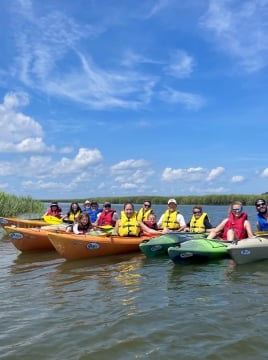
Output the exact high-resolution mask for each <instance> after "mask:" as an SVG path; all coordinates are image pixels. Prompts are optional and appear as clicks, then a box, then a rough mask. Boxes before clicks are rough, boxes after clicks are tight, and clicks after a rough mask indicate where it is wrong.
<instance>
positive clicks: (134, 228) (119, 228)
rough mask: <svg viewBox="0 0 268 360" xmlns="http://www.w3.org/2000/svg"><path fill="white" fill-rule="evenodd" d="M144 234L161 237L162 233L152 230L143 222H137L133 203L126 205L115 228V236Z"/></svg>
mask: <svg viewBox="0 0 268 360" xmlns="http://www.w3.org/2000/svg"><path fill="white" fill-rule="evenodd" d="M142 233H146V234H155V235H161V233H162V232H161V231H159V230H155V229H151V228H149V227H148V226H147V225H145V224H144V223H143V222H142V221H139V220H137V213H136V211H135V209H134V205H133V203H131V202H126V203H125V204H124V209H123V210H122V211H121V217H120V219H119V220H117V222H116V224H115V228H114V235H119V236H140V235H141V234H142Z"/></svg>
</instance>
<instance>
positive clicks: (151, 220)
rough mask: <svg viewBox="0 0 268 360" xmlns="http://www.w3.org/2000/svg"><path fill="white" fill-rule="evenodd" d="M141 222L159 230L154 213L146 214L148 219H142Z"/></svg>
mask: <svg viewBox="0 0 268 360" xmlns="http://www.w3.org/2000/svg"><path fill="white" fill-rule="evenodd" d="M143 223H144V224H145V225H146V226H148V227H149V228H150V229H155V230H159V229H158V225H157V221H156V215H155V214H154V213H151V214H150V215H149V216H148V220H145V221H143Z"/></svg>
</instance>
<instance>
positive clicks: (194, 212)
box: [193, 211, 201, 214]
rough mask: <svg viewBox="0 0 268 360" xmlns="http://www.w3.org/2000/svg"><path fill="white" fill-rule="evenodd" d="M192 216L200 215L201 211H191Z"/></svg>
mask: <svg viewBox="0 0 268 360" xmlns="http://www.w3.org/2000/svg"><path fill="white" fill-rule="evenodd" d="M193 214H201V211H193Z"/></svg>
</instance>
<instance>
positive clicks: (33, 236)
mask: <svg viewBox="0 0 268 360" xmlns="http://www.w3.org/2000/svg"><path fill="white" fill-rule="evenodd" d="M68 225H69V224H66V223H65V224H58V225H56V224H55V225H45V226H41V227H39V228H38V227H35V228H34V227H33V228H21V227H14V226H5V230H6V232H7V233H8V238H9V240H10V241H11V243H12V244H13V245H14V246H15V247H16V248H17V249H18V250H20V251H21V252H25V251H43V250H55V248H54V246H53V245H52V243H51V242H50V240H49V238H48V233H49V232H55V233H60V234H65V233H66V228H67V227H68ZM109 231H111V229H110V228H109V229H108V228H104V229H99V230H96V231H92V232H91V234H92V235H91V236H94V237H95V236H106V235H107V234H109Z"/></svg>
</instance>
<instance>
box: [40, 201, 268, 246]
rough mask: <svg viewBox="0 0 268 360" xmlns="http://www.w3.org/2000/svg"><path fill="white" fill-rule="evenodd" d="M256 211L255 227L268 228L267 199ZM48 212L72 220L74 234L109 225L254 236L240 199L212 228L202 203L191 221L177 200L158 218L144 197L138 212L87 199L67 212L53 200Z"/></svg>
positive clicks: (131, 231)
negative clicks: (186, 219)
mask: <svg viewBox="0 0 268 360" xmlns="http://www.w3.org/2000/svg"><path fill="white" fill-rule="evenodd" d="M255 206H256V210H257V223H256V228H257V230H258V231H268V207H267V203H266V201H265V200H264V199H257V200H256V202H255ZM45 215H52V216H56V217H59V218H61V219H62V220H63V221H66V222H69V223H70V226H68V227H67V231H69V232H74V233H75V234H85V233H88V232H90V231H92V230H96V229H97V228H102V227H105V226H110V227H112V228H114V230H113V233H114V235H119V236H140V235H151V234H152V235H161V234H165V233H169V232H174V231H176V232H180V231H188V232H195V233H203V232H207V233H208V236H207V238H208V239H215V238H217V239H221V240H227V241H233V240H241V239H245V238H247V237H254V236H255V235H254V232H253V230H252V226H251V223H250V221H249V220H248V215H247V213H246V212H244V211H243V206H242V203H241V202H240V201H234V202H233V203H232V204H231V205H230V208H229V211H228V216H227V217H226V218H225V219H223V220H222V221H221V222H220V224H218V225H217V226H216V227H213V226H212V224H211V222H210V220H209V217H208V214H207V213H206V212H203V209H202V207H201V206H200V205H195V206H194V207H193V209H192V217H191V219H190V220H189V222H188V223H186V222H185V219H184V216H183V215H182V214H181V213H180V211H179V210H178V204H177V201H176V199H169V200H168V202H167V209H166V211H165V212H164V213H163V214H162V215H161V216H160V218H159V220H158V221H157V217H156V214H155V212H154V211H153V209H152V203H151V201H150V200H145V201H144V202H143V206H142V207H141V208H140V209H139V210H138V211H137V212H136V211H135V208H134V204H133V203H132V202H126V203H125V204H124V206H123V210H122V211H121V213H120V216H119V214H118V213H117V212H116V210H114V209H112V206H111V203H110V202H105V203H104V204H103V208H102V209H100V208H99V205H98V203H97V202H96V201H91V202H90V201H89V200H86V201H85V202H84V205H83V209H81V207H80V206H79V204H78V203H77V202H73V203H71V205H70V208H69V210H68V212H67V214H66V215H64V214H62V210H61V208H60V206H59V205H58V203H57V202H53V203H51V205H50V207H49V209H48V211H47V212H46V213H45Z"/></svg>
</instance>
